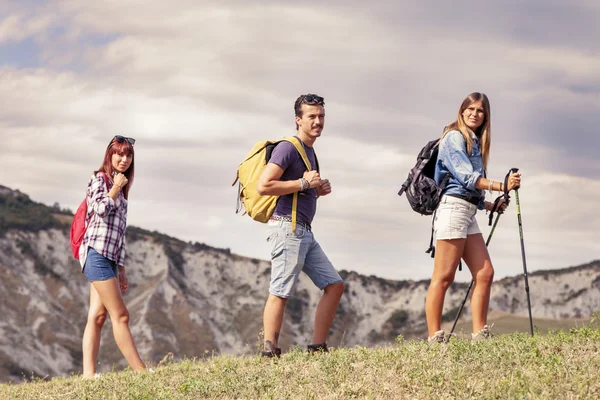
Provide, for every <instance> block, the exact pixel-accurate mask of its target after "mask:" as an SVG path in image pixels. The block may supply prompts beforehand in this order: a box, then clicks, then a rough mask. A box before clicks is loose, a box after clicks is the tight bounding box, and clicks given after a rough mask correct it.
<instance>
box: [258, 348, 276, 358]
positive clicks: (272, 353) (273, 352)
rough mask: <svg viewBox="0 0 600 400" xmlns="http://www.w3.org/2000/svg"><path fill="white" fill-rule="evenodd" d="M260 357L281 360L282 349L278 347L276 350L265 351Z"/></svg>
mask: <svg viewBox="0 0 600 400" xmlns="http://www.w3.org/2000/svg"><path fill="white" fill-rule="evenodd" d="M260 355H261V356H263V357H267V358H273V357H277V358H279V357H281V349H280V348H279V347H277V348H276V349H275V350H263V351H262V352H261V353H260Z"/></svg>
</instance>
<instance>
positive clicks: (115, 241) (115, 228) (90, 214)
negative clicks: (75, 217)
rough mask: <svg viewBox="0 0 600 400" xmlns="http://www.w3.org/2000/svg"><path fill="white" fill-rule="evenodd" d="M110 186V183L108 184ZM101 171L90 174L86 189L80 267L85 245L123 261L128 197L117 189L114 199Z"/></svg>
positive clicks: (83, 259)
mask: <svg viewBox="0 0 600 400" xmlns="http://www.w3.org/2000/svg"><path fill="white" fill-rule="evenodd" d="M111 186H112V185H111ZM109 190H110V188H108V187H106V183H105V182H104V178H103V177H102V173H100V172H99V173H97V174H96V175H95V176H92V177H91V178H90V182H89V183H88V187H87V192H86V202H87V215H86V218H85V225H86V229H85V235H84V236H83V241H82V242H81V247H80V248H79V261H80V262H81V269H82V270H83V267H84V266H85V259H86V257H87V249H88V247H93V248H94V250H96V251H97V252H98V253H99V254H102V255H103V256H104V257H106V258H108V259H109V260H111V261H114V262H115V263H116V264H117V265H125V264H124V262H125V229H126V228H127V200H126V199H125V196H124V195H123V192H119V196H118V197H117V201H114V200H113V199H112V198H111V197H110V196H109V195H108V192H109Z"/></svg>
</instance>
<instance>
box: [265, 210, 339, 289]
mask: <svg viewBox="0 0 600 400" xmlns="http://www.w3.org/2000/svg"><path fill="white" fill-rule="evenodd" d="M267 229H268V235H267V242H268V243H269V247H270V250H271V283H270V285H269V293H271V294H272V295H275V296H277V297H281V298H286V299H287V298H288V297H290V296H291V295H292V294H293V293H294V289H295V287H296V284H297V282H298V276H299V275H300V272H301V271H304V273H305V274H306V275H308V277H309V278H310V279H311V280H312V281H313V283H314V284H315V286H317V287H318V288H319V289H321V290H323V289H325V288H326V287H327V286H329V285H332V284H335V283H342V282H343V279H342V277H341V276H340V274H338V272H337V271H336V270H335V268H334V267H333V264H331V261H329V259H328V258H327V256H326V255H325V253H324V252H323V249H321V246H320V245H319V243H317V241H316V240H315V238H314V236H313V233H312V232H311V231H310V230H308V229H306V228H305V227H303V226H300V225H298V224H297V225H296V231H295V232H292V223H291V222H288V221H273V220H270V221H269V223H268V228H267Z"/></svg>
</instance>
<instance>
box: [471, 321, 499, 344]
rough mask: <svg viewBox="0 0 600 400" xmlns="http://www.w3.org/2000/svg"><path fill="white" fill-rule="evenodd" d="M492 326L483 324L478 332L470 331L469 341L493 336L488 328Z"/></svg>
mask: <svg viewBox="0 0 600 400" xmlns="http://www.w3.org/2000/svg"><path fill="white" fill-rule="evenodd" d="M492 326H493V325H492ZM492 326H488V325H484V326H483V329H482V330H480V331H479V332H477V333H471V341H472V342H478V341H480V340H488V339H491V338H492V337H493V336H494V335H492V332H490V329H492Z"/></svg>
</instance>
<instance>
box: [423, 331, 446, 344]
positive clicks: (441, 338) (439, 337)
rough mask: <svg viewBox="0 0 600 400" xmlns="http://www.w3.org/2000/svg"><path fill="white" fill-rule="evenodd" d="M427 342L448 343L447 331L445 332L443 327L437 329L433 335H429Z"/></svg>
mask: <svg viewBox="0 0 600 400" xmlns="http://www.w3.org/2000/svg"><path fill="white" fill-rule="evenodd" d="M427 342H428V343H446V342H447V340H446V332H444V330H443V329H440V330H439V331H437V332H436V333H434V334H433V336H429V337H428V338H427Z"/></svg>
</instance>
